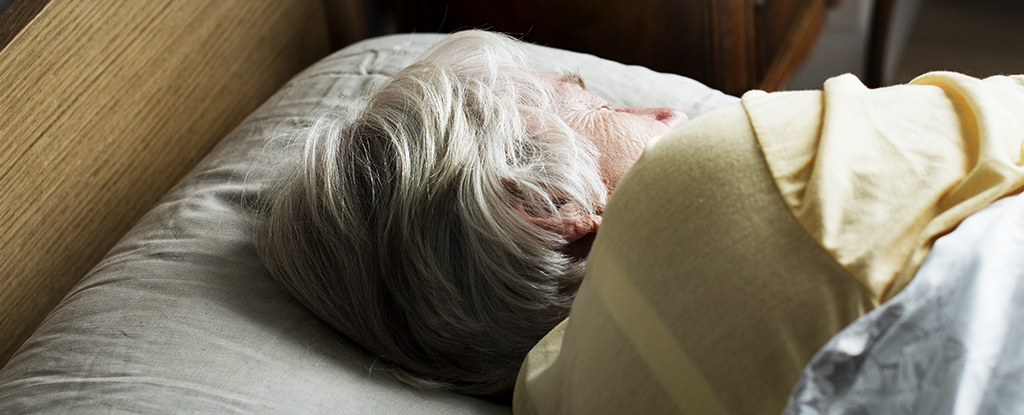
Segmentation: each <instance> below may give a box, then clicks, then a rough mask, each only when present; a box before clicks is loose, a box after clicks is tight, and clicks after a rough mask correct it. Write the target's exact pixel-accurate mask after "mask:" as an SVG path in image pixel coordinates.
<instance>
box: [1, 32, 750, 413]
mask: <svg viewBox="0 0 1024 415" xmlns="http://www.w3.org/2000/svg"><path fill="white" fill-rule="evenodd" d="M439 38H440V36H438V35H428V34H417V35H395V36H389V37H384V38H378V39H373V40H368V41H365V42H361V43H359V44H356V45H352V46H350V47H347V48H345V49H343V50H341V51H339V52H337V53H335V54H333V55H331V56H330V57H327V58H325V59H324V60H323V61H321V62H319V63H317V64H315V65H313V66H312V67H310V68H309V69H308V70H306V71H304V72H303V73H301V74H299V75H297V76H296V77H295V78H294V79H292V80H291V81H290V82H289V83H288V84H287V85H285V86H284V87H283V88H282V89H281V90H280V91H279V92H278V93H277V94H275V95H274V96H273V97H272V98H271V99H270V100H269V101H268V102H266V103H265V104H264V105H263V106H261V107H260V109H258V110H257V111H256V112H254V113H253V114H252V115H250V116H249V117H248V118H247V119H246V120H245V121H244V122H243V123H242V124H241V125H240V126H239V127H238V128H236V129H235V130H234V132H232V133H231V134H230V135H229V136H228V137H226V138H225V139H224V140H223V141H222V142H221V143H220V144H219V145H218V146H217V147H216V148H215V149H214V150H213V151H212V152H211V153H210V154H209V155H208V156H207V157H206V158H205V159H204V160H203V161H202V162H201V163H200V164H199V165H198V166H197V167H196V168H195V169H194V170H193V171H192V172H191V173H189V174H188V175H187V176H186V177H185V178H184V179H183V180H182V182H181V183H180V184H179V185H177V186H176V187H175V188H174V189H173V190H171V191H170V192H169V193H168V194H167V195H165V197H164V198H163V199H162V200H161V201H160V202H158V203H157V205H156V206H155V207H154V208H153V209H152V211H150V212H149V213H148V214H147V215H146V216H145V217H144V218H142V219H141V220H140V222H139V223H138V224H137V225H136V226H135V227H134V229H132V230H131V231H130V232H129V233H128V234H127V235H126V236H125V237H124V238H123V240H122V241H120V242H119V243H118V244H117V245H116V246H115V247H114V248H113V250H112V251H111V252H110V253H109V254H108V255H107V257H106V258H105V259H104V260H103V261H102V262H101V263H100V264H99V265H98V266H97V267H96V268H95V269H94V270H92V272H90V273H89V275H87V276H86V277H85V278H84V279H83V280H82V281H81V282H80V283H79V284H78V285H77V286H76V287H75V288H74V289H72V291H71V292H70V293H69V294H68V295H67V297H66V298H65V299H64V300H63V301H61V303H60V304H59V305H58V306H57V307H56V308H55V309H54V310H53V311H52V312H51V313H50V314H49V316H48V317H47V319H46V320H45V321H44V322H43V324H42V325H41V326H40V327H39V329H38V330H37V331H36V332H35V333H34V334H33V336H32V337H31V338H30V339H29V340H28V341H27V342H26V343H25V344H24V345H23V346H22V347H21V349H20V350H19V351H18V352H17V354H16V355H15V356H14V357H13V358H12V360H11V361H10V362H9V363H8V364H7V365H5V366H4V368H3V369H2V370H0V413H3V414H21V413H33V414H47V413H59V414H64V413H75V414H91V413H104V414H108V413H163V412H173V413H217V414H223V413H234V414H249V413H273V414H318V413H350V414H358V413H365V414H381V413H384V414H403V413H408V414H466V413H473V414H502V413H509V412H510V408H509V407H508V406H501V405H495V404H492V403H489V402H486V401H484V400H480V399H476V398H470V397H466V396H461V395H456V394H452V393H446V392H438V391H421V390H416V389H413V388H410V387H408V386H405V385H403V384H401V383H399V382H397V381H396V380H394V379H393V378H391V377H389V376H387V375H385V374H382V373H381V372H380V371H374V370H371V369H370V368H372V366H373V357H372V356H367V355H366V354H365V353H363V352H362V351H360V350H359V349H358V348H356V347H354V346H353V344H352V343H350V342H349V341H347V340H346V339H344V338H343V337H341V336H340V335H337V334H335V332H334V331H333V330H332V329H330V328H329V327H328V326H327V325H326V324H323V323H321V322H320V321H319V320H318V319H316V317H314V316H313V315H312V314H311V313H309V312H307V311H306V310H305V309H304V308H303V307H302V306H301V305H300V304H299V303H297V302H296V301H294V300H292V299H291V298H290V297H289V296H288V295H286V294H285V293H284V292H283V291H282V290H280V289H279V288H278V287H277V285H276V284H275V283H274V282H273V280H272V279H271V278H270V276H269V275H268V274H267V271H266V270H265V269H264V268H263V266H262V265H261V264H260V261H259V259H258V257H257V255H256V253H255V250H254V248H253V243H252V229H253V228H254V226H255V221H256V220H257V219H256V216H255V213H254V210H255V209H254V208H255V207H256V206H259V205H260V204H261V203H264V201H263V197H264V196H265V195H264V194H263V193H262V192H263V190H264V189H265V188H266V186H267V185H268V183H269V181H270V180H272V177H273V176H274V173H275V172H276V171H278V170H280V169H283V168H288V167H289V166H290V164H289V163H292V162H293V161H294V160H297V159H299V158H300V157H301V146H302V144H303V143H301V142H296V141H295V138H294V137H293V136H292V135H291V133H293V132H294V131H295V130H296V129H298V128H301V127H303V126H307V125H310V124H312V123H313V122H314V121H315V120H316V119H317V118H318V117H319V114H321V113H323V112H334V113H337V114H338V116H339V117H341V118H344V117H345V114H347V113H349V112H351V111H353V109H354V108H356V105H357V102H358V100H359V99H360V98H362V97H364V96H366V95H367V94H368V93H369V92H370V91H371V90H372V87H373V85H374V84H375V83H378V82H381V81H383V80H385V79H386V78H387V77H388V76H390V75H392V74H394V73H395V72H397V71H398V70H400V69H401V68H403V67H405V66H407V65H408V64H410V63H412V62H413V61H414V60H415V59H416V58H417V57H418V56H419V55H420V54H421V53H422V52H423V51H424V50H425V49H426V48H427V47H429V46H430V45H432V44H433V43H435V42H436V41H437V40H438V39H439ZM529 50H530V56H531V57H532V58H534V59H535V60H536V62H537V66H538V68H537V69H539V70H542V71H545V72H550V73H556V74H557V73H559V72H560V71H562V70H577V71H578V72H579V73H580V74H581V75H582V76H583V77H584V78H585V79H586V81H587V85H588V88H589V89H590V90H591V91H593V92H595V93H597V94H599V95H602V96H603V97H605V98H606V99H608V101H609V102H611V103H612V105H621V106H656V107H661V106H665V107H675V108H679V109H681V110H683V111H685V112H687V114H689V115H690V116H691V117H696V116H699V115H700V114H702V113H704V112H707V111H708V110H710V109H712V108H716V107H719V106H722V105H725V104H729V103H733V102H736V100H737V99H736V98H735V97H730V96H727V95H724V94H722V93H720V92H718V91H715V90H713V89H710V88H707V87H706V86H704V85H702V84H700V83H698V82H696V81H693V80H691V79H688V78H684V77H681V76H676V75H667V74H659V73H655V72H653V71H650V70H648V69H645V68H641V67H635V66H625V65H621V64H618V63H615V62H611V61H606V60H603V59H599V58H597V57H594V56H590V55H583V54H578V53H572V52H567V51H561V50H556V49H550V48H545V47H540V46H532V47H530V49H529ZM19 278H32V276H31V275H24V276H19Z"/></svg>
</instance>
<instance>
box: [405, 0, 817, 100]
mask: <svg viewBox="0 0 1024 415" xmlns="http://www.w3.org/2000/svg"><path fill="white" fill-rule="evenodd" d="M825 1H826V0H691V1H679V0H604V1H600V2H595V1H592V0H395V11H396V17H397V24H398V28H399V30H400V31H417V32H435V31H436V32H452V31H456V30H460V29H466V28H485V29H491V30H496V31H501V32H507V33H511V34H514V35H517V36H521V37H522V38H523V40H526V41H529V42H534V43H539V44H543V45H549V46H554V47H558V48H564V49H569V50H575V51H579V52H585V53H591V54H595V55H597V56H601V57H603V58H607V59H612V60H615V61H619V62H623V63H628V64H637V65H643V66H646V67H648V68H651V69H654V70H656V71H662V72H672V73H677V74H682V75H686V76H689V77H691V78H694V79H696V80H698V81H701V82H704V83H705V84H707V85H708V86H711V87H713V88H717V89H720V90H722V91H724V92H727V93H730V94H742V93H743V92H745V91H747V90H749V89H751V88H757V87H772V88H773V89H776V88H780V87H782V86H783V85H785V81H786V80H788V78H789V77H790V76H791V75H792V74H793V73H795V72H796V70H797V69H799V67H800V64H801V63H802V62H803V60H804V59H805V58H806V55H807V53H805V52H804V51H805V50H806V51H809V50H810V49H812V48H813V45H814V44H815V41H816V40H817V37H818V35H819V32H820V30H818V31H816V30H814V28H815V27H817V28H819V29H820V27H821V25H822V24H823V23H824V13H823V12H821V13H818V12H817V11H819V10H824V3H825ZM808 11H812V12H813V13H809V12H808ZM782 55H785V56H782ZM780 56H781V57H780ZM776 65H778V66H776ZM768 75H771V79H770V82H764V79H765V77H766V76H768Z"/></svg>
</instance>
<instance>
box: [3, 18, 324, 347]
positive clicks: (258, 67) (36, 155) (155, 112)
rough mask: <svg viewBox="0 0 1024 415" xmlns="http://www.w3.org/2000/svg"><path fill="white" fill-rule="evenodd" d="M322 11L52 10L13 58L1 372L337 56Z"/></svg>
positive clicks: (7, 65)
mask: <svg viewBox="0 0 1024 415" xmlns="http://www.w3.org/2000/svg"><path fill="white" fill-rule="evenodd" d="M326 21H327V20H326V19H325V17H324V11H323V4H322V3H321V2H320V1H319V0H289V1H281V0H218V1H206V0H178V1H172V0H147V1H130V2H125V1H116V0H92V1H79V0H52V1H51V2H50V3H49V4H47V5H46V7H44V8H42V9H41V11H40V12H39V14H38V15H37V16H36V17H35V18H34V19H32V20H31V21H30V22H29V23H28V24H27V25H25V26H24V28H23V29H22V30H21V31H20V32H19V34H18V35H17V36H16V37H14V38H13V40H11V41H10V43H9V44H8V45H7V47H6V48H5V49H4V50H3V52H2V53H0V140H2V143H3V145H2V146H0V194H2V195H3V197H2V199H0V363H6V362H7V360H8V359H9V358H10V356H11V354H12V353H13V352H14V351H15V350H16V348H17V347H18V346H19V345H20V344H21V343H22V342H23V341H24V339H25V338H27V336H28V335H29V334H30V332H31V331H32V330H33V329H34V328H35V327H36V326H37V325H38V323H39V322H40V321H41V320H42V318H43V317H44V316H45V315H46V313H47V312H48V311H49V310H50V309H51V308H52V307H53V306H54V305H55V304H56V302H57V301H59V300H60V298H61V297H62V296H63V295H64V294H65V293H66V292H67V291H68V290H69V289H70V287H71V286H73V285H74V284H75V283H76V282H77V281H78V280H79V279H80V278H81V277H82V276H83V275H84V274H85V273H86V272H87V271H88V270H89V269H90V268H91V267H93V266H94V265H95V264H96V263H97V262H98V261H99V260H100V259H101V258H102V256H103V255H104V254H105V253H106V252H107V251H108V250H109V249H110V247H111V246H112V245H113V244H114V243H115V242H116V241H117V240H118V239H119V238H120V237H121V236H122V235H123V234H124V233H125V232H126V231H127V230H128V229H129V228H130V227H131V225H132V224H133V223H134V222H135V221H136V220H137V219H138V218H139V217H140V216H141V215H142V214H143V213H144V212H145V211H146V210H148V209H149V208H150V206H151V205H152V204H153V203H154V202H155V201H156V200H157V199H158V198H159V197H160V196H161V195H162V194H163V193H165V192H166V191H167V190H168V189H169V188H170V187H171V186H172V185H173V184H174V183H176V182H177V181H178V180H179V178H181V177H182V175H183V174H184V173H185V172H187V171H188V170H189V169H190V168H191V167H192V166H193V165H195V163H196V162H198V160H199V159H200V158H201V157H202V156H203V155H204V154H206V153H207V152H208V151H209V149H210V148H211V147H212V146H213V145H214V144H216V142H217V141H219V140H220V139H221V138H222V137H224V136H225V135H226V134H227V133H228V132H229V131H230V130H231V129H232V128H233V127H235V126H236V125H238V123H239V122H240V121H241V120H242V118H244V117H245V116H246V115H247V114H248V113H250V112H251V111H253V110H254V109H255V108H256V107H257V106H258V105H259V104H260V103H262V101H264V100H265V99H266V98H267V97H268V96H269V95H270V94H271V93H273V92H274V91H275V90H277V89H278V88H279V87H280V85H282V84H283V83H284V82H285V81H287V79H289V78H290V77H291V76H292V75H294V74H295V73H296V72H298V71H299V70H301V69H302V68H304V67H306V66H308V65H309V64H311V63H312V62H314V61H315V60H316V59H318V58H320V57H322V56H324V55H325V54H326V53H328V52H329V50H330V49H329V38H328V32H327V28H326Z"/></svg>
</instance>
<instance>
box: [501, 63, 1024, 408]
mask: <svg viewBox="0 0 1024 415" xmlns="http://www.w3.org/2000/svg"><path fill="white" fill-rule="evenodd" d="M1022 141H1024V84H1022V78H1020V77H993V78H989V79H986V80H978V79H974V78H970V77H967V76H964V75H960V74H954V73H941V72H940V73H931V74H927V75H924V76H922V77H920V78H918V79H916V80H915V81H914V82H913V83H912V84H911V85H903V86H897V87H891V88H883V89H877V90H869V89H867V88H865V87H864V86H863V84H861V83H860V81H859V80H857V79H856V78H855V77H853V76H852V75H845V76H840V77H837V78H833V79H830V80H829V81H827V82H826V84H825V87H824V90H823V91H794V92H782V93H773V94H767V93H764V92H761V91H753V92H749V93H747V94H745V95H744V96H743V98H742V101H741V103H739V104H737V105H734V106H729V107H726V108H723V109H720V110H718V111H715V112H712V113H710V114H708V115H706V116H704V117H703V118H700V119H696V120H694V121H693V122H691V123H690V124H689V125H687V126H684V127H682V128H680V129H677V130H675V131H673V132H671V133H669V134H667V135H665V136H664V137H661V138H659V139H656V140H653V141H652V142H651V143H650V144H649V146H648V148H647V150H646V151H645V153H644V155H643V156H642V157H641V158H640V160H639V161H638V162H637V164H636V165H634V167H633V168H632V169H631V170H630V171H629V173H628V174H627V175H626V177H625V178H624V179H623V181H622V182H621V183H620V185H619V187H618V188H617V190H616V193H615V194H614V195H613V196H612V198H611V200H610V201H609V205H608V208H607V210H606V211H605V217H604V221H603V222H602V226H601V230H600V231H599V233H598V237H597V239H596V241H595V244H594V247H593V250H592V252H591V256H590V258H589V260H588V261H589V262H588V268H587V276H586V278H585V279H584V282H583V284H582V286H581V288H580V291H579V294H578V296H577V299H576V302H575V304H574V306H573V310H572V312H571V314H570V317H569V319H568V321H567V322H565V323H563V325H562V326H560V327H559V328H558V329H557V330H555V331H552V332H551V333H550V334H549V335H548V337H546V338H545V339H543V340H542V341H541V343H540V344H539V345H538V347H537V348H536V349H535V350H534V351H533V352H531V354H530V356H529V358H528V359H527V360H526V361H525V362H524V364H523V368H522V370H521V372H520V377H519V381H518V384H517V388H516V397H515V402H514V407H515V410H516V411H517V412H518V413H522V414H532V413H537V414H552V413H555V414H562V413H579V414H598V413H627V412H632V411H638V410H639V411H644V412H648V413H705V414H720V413H729V414H777V413H779V412H780V411H782V410H783V408H784V407H785V406H786V402H787V400H788V399H789V394H790V392H791V388H792V387H793V385H794V384H796V383H797V380H798V379H800V376H801V373H803V370H804V367H805V365H806V364H807V363H808V362H809V361H810V360H811V359H812V357H813V356H814V355H815V353H816V352H817V351H818V350H819V349H820V348H821V347H822V346H824V345H825V344H826V343H828V341H829V340H828V339H830V338H831V337H832V336H834V335H836V334H837V333H839V332H840V331H841V330H842V329H843V327H845V326H847V325H848V324H850V323H851V322H854V321H855V320H857V319H858V318H859V317H860V316H862V315H863V314H864V313H866V312H867V311H869V310H871V309H872V308H874V307H877V306H878V305H879V304H882V303H884V302H885V301H886V300H888V299H890V298H892V297H893V296H895V295H896V294H897V293H899V292H900V290H901V289H903V288H904V287H906V285H907V284H908V283H909V282H910V281H911V280H912V277H913V275H915V273H917V270H918V268H919V267H920V265H921V263H922V262H923V261H924V259H925V258H926V257H927V256H928V253H929V252H930V249H931V247H932V244H933V243H934V241H935V239H936V238H938V237H940V236H942V235H944V234H946V233H948V232H950V231H951V230H953V229H954V228H955V227H956V226H957V225H958V224H959V223H960V222H961V221H962V220H964V218H967V217H968V216H970V215H971V214H973V213H975V212H977V211H979V210H981V209H983V208H984V207H986V206H988V205H989V204H991V203H992V202H993V201H996V200H998V199H1000V198H1002V197H1005V196H1007V195H1012V194H1014V193H1015V192H1017V191H1019V188H1020V187H1021V185H1022V184H1024V182H1022V177H1024V169H1022V168H1021V158H1022V147H1021V146H1022ZM1016 249H1017V250H1016V251H1013V252H1016V253H1017V254H1018V255H1021V254H1022V251H1021V248H1020V247H1017V248H1016ZM940 255H941V254H940ZM940 259H941V258H937V259H936V261H939V260H940ZM1006 310H1008V312H1012V311H1013V309H1006ZM1004 317H1005V316H1004ZM882 320H885V319H884V318H883V319H882ZM967 326H969V327H970V328H971V330H976V331H977V330H982V331H984V327H985V326H984V322H983V320H974V321H971V322H970V323H968V324H967ZM930 341H931V340H929V342H930ZM934 341H942V340H941V339H938V340H934ZM929 342H925V343H922V344H923V345H924V346H927V347H931V349H928V350H929V351H932V352H941V351H942V350H945V349H943V346H942V345H935V344H931V343H929ZM839 345H840V346H842V343H841V342H840V343H839ZM922 350H925V349H922ZM865 354H866V355H868V356H870V354H871V352H870V351H868V352H865ZM886 356H887V358H894V357H893V356H898V355H893V354H888V355H886ZM863 357H864V355H862V354H857V355H856V356H854V358H851V359H853V360H854V361H856V359H861V358H863ZM921 358H922V359H932V358H935V356H922V357H921ZM840 363H841V364H845V365H846V366H842V367H838V366H836V367H835V370H832V371H827V372H823V373H824V375H823V376H831V377H833V378H840V380H842V379H841V378H842V377H843V376H861V375H863V376H864V378H863V379H865V380H863V382H864V383H863V384H864V385H871V383H870V382H871V379H870V378H869V376H871V373H870V372H863V371H862V372H855V371H853V368H849V369H848V367H849V366H850V365H851V364H852V363H849V362H848V361H840ZM840 363H837V365H839V364H840ZM825 367H827V368H830V369H831V368H833V366H829V363H827V361H826V363H825ZM900 370H910V369H909V368H907V367H906V366H901V369H900ZM816 373H817V372H816ZM819 374H821V373H819ZM908 379H913V377H910V378H908ZM807 382H810V383H806V382H805V383H803V384H805V385H818V384H819V383H820V382H817V381H807ZM822 384H823V385H825V386H823V387H824V388H827V387H829V385H838V386H836V388H837V389H836V390H831V391H827V393H821V394H817V395H815V394H813V393H812V394H809V395H805V396H802V397H801V399H802V400H800V401H799V402H798V404H797V405H798V406H799V407H800V408H812V410H810V411H809V412H807V413H814V410H813V408H814V406H813V405H810V406H809V405H807V402H811V403H813V402H815V399H817V397H820V396H831V395H829V394H834V393H840V392H843V391H842V390H840V389H842V388H844V387H845V385H846V384H845V383H842V382H839V383H835V382H833V383H827V382H826V383H822ZM909 384H910V383H907V385H909ZM1009 384H1012V383H1007V385H1009ZM883 389H884V388H883ZM803 390H809V389H806V388H805V389H803ZM981 390H984V389H983V388H982V389H981ZM850 396H852V398H854V399H856V398H857V397H856V396H853V395H850ZM804 398H806V399H804ZM921 413H927V412H921Z"/></svg>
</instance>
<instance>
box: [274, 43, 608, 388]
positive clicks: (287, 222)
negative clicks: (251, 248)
mask: <svg viewBox="0 0 1024 415" xmlns="http://www.w3.org/2000/svg"><path fill="white" fill-rule="evenodd" d="M552 94H553V89H552V87H551V86H550V83H549V82H547V81H545V80H544V79H543V78H542V77H541V76H540V75H539V74H538V73H536V72H533V71H530V70H529V69H528V65H527V64H526V59H525V58H524V50H523V46H522V45H521V44H520V43H519V42H518V41H515V40H514V39H511V38H508V37H506V36H502V35H496V34H493V33H487V32H481V31H465V32H460V33H456V34H452V35H449V36H447V37H446V38H444V39H443V40H442V41H441V42H440V43H439V44H438V45H436V46H434V47H432V48H431V49H430V50H428V51H427V53H426V55H425V56H424V57H423V58H422V59H421V60H420V61H418V62H416V63H414V64H413V65H411V66H409V67H408V68H406V69H404V70H402V71H401V72H399V73H398V74H396V75H395V76H394V77H393V78H392V79H391V80H390V81H389V82H387V83H385V84H384V85H383V86H382V87H381V88H379V90H377V91H376V92H375V93H374V95H373V96H372V97H371V98H370V99H369V101H368V102H367V104H366V107H365V108H364V109H363V110H362V111H361V112H360V113H359V114H358V116H357V117H356V118H355V120H353V121H352V122H349V123H344V122H342V121H340V120H338V119H332V118H324V119H321V120H320V121H319V122H317V123H316V124H315V125H314V126H312V127H311V128H309V129H308V130H307V131H306V132H305V133H304V134H305V135H306V140H307V142H306V147H305V153H304V157H303V160H302V163H301V165H300V166H299V167H298V169H297V171H295V172H294V173H293V174H292V175H291V176H290V177H289V179H287V180H285V181H283V182H282V186H281V187H280V188H279V189H277V190H276V192H275V196H273V200H272V202H271V203H270V207H269V210H268V212H266V213H265V220H264V222H263V225H262V228H261V230H260V232H259V237H258V241H257V246H258V248H259V251H260V254H261V257H262V258H263V261H264V263H265V264H266V265H267V267H268V269H269V270H270V272H271V274H272V275H273V276H274V278H275V279H277V280H278V282H279V283H280V284H281V285H282V286H283V287H284V288H285V289H286V290H287V291H288V292H289V293H290V294H291V295H292V296H294V297H295V298H296V299H298V300H299V301H300V302H302V303H303V304H304V305H305V306H306V307H307V308H309V309H310V310H311V311H313V312H314V313H315V314H316V315H318V316H319V317H320V318H322V319H323V320H324V321H326V322H327V323H328V324H330V325H331V326H333V327H334V328H336V329H337V330H339V331H340V332H342V333H343V334H345V335H346V336H348V337H349V338H351V339H352V340H354V341H355V342H357V343H358V344H360V345H361V346H363V347H365V348H366V349H367V350H369V351H370V352H371V353H373V354H374V355H375V356H376V357H377V360H376V362H375V363H374V365H375V367H385V368H387V369H388V370H389V371H390V372H391V373H393V374H395V375H396V376H397V377H398V378H399V379H401V380H403V381H406V382H408V383H411V384H414V385H418V386H421V387H441V388H446V389H450V390H454V391H457V392H462V393H467V394H476V395H487V394H496V393H501V392H505V391H507V390H509V389H510V388H511V387H512V386H513V384H514V382H515V378H516V375H517V373H518V370H519V367H520V364H521V363H522V361H523V359H524V358H525V356H526V354H527V353H528V352H529V350H530V349H531V348H532V347H533V346H534V344H536V342H537V341H539V340H540V338H541V337H543V336H544V335H545V334H546V333H547V332H548V331H549V330H550V329H551V328H553V327H554V326H555V325H556V324H558V323H559V322H560V321H561V320H563V319H564V318H565V317H566V316H567V315H568V312H569V307H570V305H571V302H572V298H573V297H574V295H575V287H576V286H577V285H578V283H579V282H580V280H581V279H582V278H583V266H584V260H583V259H580V258H573V257H572V256H570V255H568V254H566V253H565V251H564V248H565V246H566V241H565V240H564V239H563V238H562V237H561V236H559V235H558V234H556V233H553V232H550V231H547V230H545V229H542V228H541V227H539V226H536V225H534V224H533V223H531V221H530V220H529V219H528V218H527V217H526V216H527V215H526V214H524V212H530V214H532V215H541V216H549V217H553V218H556V219H560V218H559V217H558V215H564V214H565V213H563V212H560V211H559V209H558V208H559V207H560V206H562V205H563V204H567V203H572V204H575V205H576V206H577V207H579V209H578V210H573V213H570V214H580V215H588V214H595V213H597V212H599V211H600V209H601V208H602V207H603V205H604V203H605V199H606V197H607V188H606V187H605V185H604V184H603V182H602V181H601V176H600V174H599V170H598V167H597V164H596V161H595V160H596V158H595V154H594V150H593V148H592V147H591V145H590V144H589V142H588V141H587V140H583V139H581V138H580V137H579V136H578V135H577V134H576V133H575V132H573V131H572V130H571V129H570V128H569V127H568V126H567V125H566V124H565V122H564V121H562V120H561V119H559V118H558V117H557V116H555V115H554V113H553V107H552V105H553V95H552ZM565 210H566V209H563V211H565ZM569 219H571V218H569Z"/></svg>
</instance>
